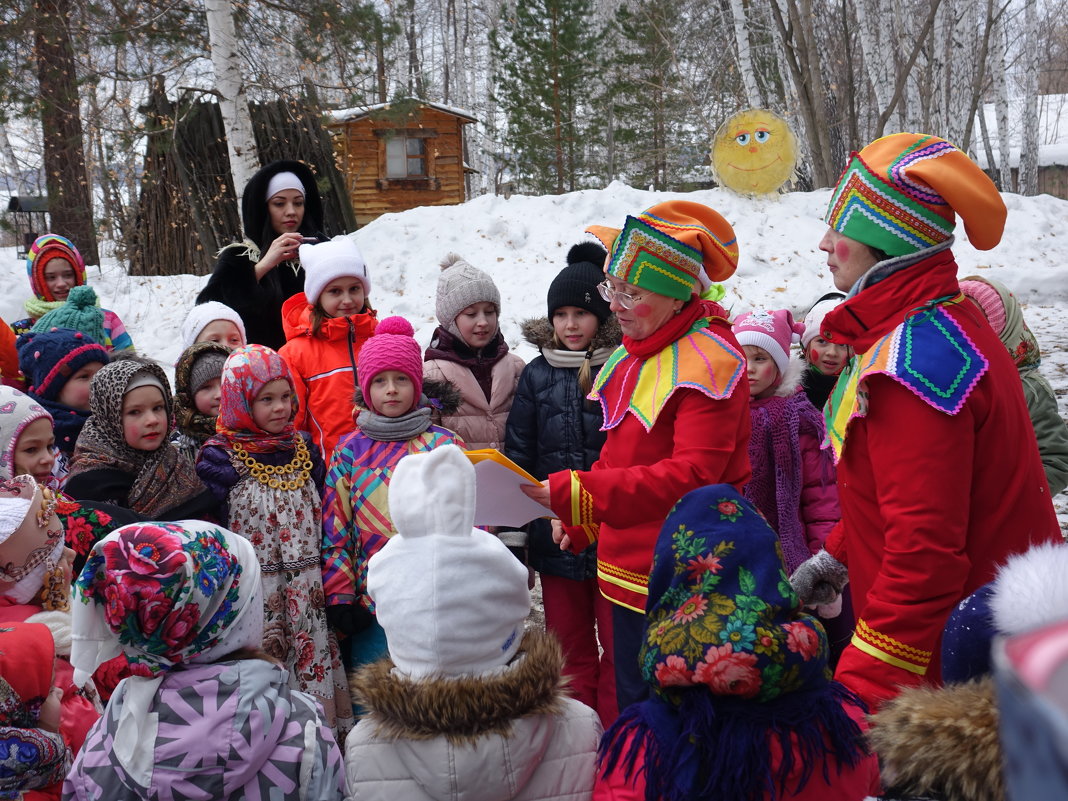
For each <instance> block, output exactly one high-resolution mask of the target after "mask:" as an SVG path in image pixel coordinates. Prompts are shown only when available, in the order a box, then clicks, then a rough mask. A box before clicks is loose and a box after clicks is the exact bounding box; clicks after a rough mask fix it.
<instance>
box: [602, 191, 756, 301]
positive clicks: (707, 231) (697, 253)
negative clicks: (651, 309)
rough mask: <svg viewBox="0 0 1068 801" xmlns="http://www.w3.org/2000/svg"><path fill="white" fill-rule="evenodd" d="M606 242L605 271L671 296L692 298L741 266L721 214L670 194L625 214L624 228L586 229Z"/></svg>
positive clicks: (633, 284)
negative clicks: (663, 200)
mask: <svg viewBox="0 0 1068 801" xmlns="http://www.w3.org/2000/svg"><path fill="white" fill-rule="evenodd" d="M586 231H587V232H588V233H591V234H593V235H594V236H595V237H597V238H598V239H599V240H601V242H602V243H603V244H604V246H605V247H606V248H608V254H609V255H608V264H607V265H606V266H605V273H606V274H608V275H611V276H613V277H614V278H618V279H619V280H620V281H623V282H625V283H628V284H631V285H632V286H636V287H640V288H641V289H647V290H649V291H650V292H656V293H658V294H660V295H666V296H667V297H669V298H678V299H679V300H689V299H690V296H691V295H693V294H695V293H696V294H700V293H701V292H703V291H705V290H706V289H708V288H709V286H711V284H712V283H713V282H714V281H722V280H724V279H726V278H730V276H732V275H734V271H735V270H736V269H737V268H738V239H737V237H736V236H735V235H734V229H733V228H732V227H731V225H730V223H729V222H727V221H726V220H725V219H724V218H723V216H722V215H721V214H720V213H719V212H717V211H715V210H714V209H711V208H709V207H708V206H705V205H702V204H700V203H694V202H692V201H689V200H671V201H668V202H667V203H658V204H656V205H655V206H650V207H649V208H648V209H646V210H645V211H643V212H642V213H641V214H639V215H638V216H637V217H631V216H628V217H627V221H626V222H625V223H624V225H623V228H622V229H619V228H607V227H605V226H601V225H592V226H590V227H589V228H587V229H586Z"/></svg>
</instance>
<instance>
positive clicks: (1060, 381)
mask: <svg viewBox="0 0 1068 801" xmlns="http://www.w3.org/2000/svg"><path fill="white" fill-rule="evenodd" d="M829 197H830V192H829V190H820V191H816V192H810V193H803V192H794V193H789V194H785V195H781V196H778V197H774V198H768V199H752V198H744V197H741V196H739V195H735V194H733V193H730V192H729V191H727V190H724V189H710V190H702V191H698V192H691V193H659V192H652V191H645V190H640V189H634V188H632V187H629V186H626V185H624V184H621V183H613V184H611V185H610V186H608V187H607V188H605V189H589V190H583V191H580V192H572V193H569V194H564V195H547V196H538V197H531V196H525V195H513V196H512V197H511V198H510V199H507V200H506V199H504V198H503V197H496V196H493V195H485V196H482V197H479V198H475V199H473V200H470V201H468V202H467V203H464V204H462V205H457V206H428V207H421V208H416V209H411V210H409V211H405V212H401V213H399V214H386V215H383V216H382V217H379V218H378V219H377V220H375V221H374V222H372V223H370V224H369V225H367V226H366V227H364V228H362V229H360V230H359V231H357V232H356V233H355V234H353V235H352V236H354V238H355V240H356V243H357V244H358V245H359V248H360V250H361V252H362V253H363V255H364V258H365V259H366V261H367V264H368V268H369V271H370V275H371V281H372V291H371V299H372V302H373V304H374V306H375V308H376V309H377V310H378V313H379V318H380V319H381V318H382V317H385V316H388V315H391V314H400V315H403V316H405V317H407V318H408V319H409V320H410V321H411V323H412V325H413V327H414V328H415V329H416V338H417V339H418V340H419V342H420V344H421V345H423V346H424V347H425V346H426V345H427V344H428V342H429V341H430V337H431V335H432V333H433V331H434V328H435V326H436V325H437V322H436V320H435V318H434V296H435V289H436V285H437V278H438V273H439V263H440V262H441V260H442V259H443V258H444V257H445V256H446V254H448V253H449V252H456V253H458V254H460V255H461V256H463V257H464V258H465V259H467V260H468V261H469V262H471V263H472V264H474V265H475V266H477V267H479V268H481V269H483V270H485V271H486V272H488V273H489V274H490V275H492V276H493V279H494V281H495V282H496V283H497V286H498V288H499V289H500V292H501V301H502V315H501V324H502V329H503V331H504V333H505V336H506V338H507V340H508V342H509V345H510V346H511V347H512V348H513V349H514V350H515V351H516V352H517V353H518V354H519V355H520V356H521V357H523V358H524V359H526V360H529V359H531V358H533V356H535V355H536V353H535V351H534V349H533V348H532V347H531V346H530V345H528V344H526V343H525V342H523V341H522V340H521V337H520V328H519V326H520V323H521V322H522V321H523V320H524V319H526V318H528V317H535V316H544V315H545V313H546V309H545V295H546V291H547V290H548V287H549V283H550V282H551V281H552V279H553V277H554V276H555V275H556V273H557V272H558V271H559V270H560V269H561V268H562V267H563V266H564V264H565V256H566V254H567V251H568V249H569V248H570V247H571V246H572V245H573V244H574V243H576V242H578V241H581V240H583V239H585V238H588V235H586V234H583V229H584V228H585V227H586V226H587V225H592V224H600V225H610V226H615V227H619V226H621V225H622V224H623V221H624V219H625V217H626V215H627V214H634V213H637V212H639V211H641V210H642V209H645V208H647V207H649V206H651V205H653V204H654V203H658V202H661V201H664V200H669V199H687V200H693V201H697V202H699V203H705V204H707V205H709V206H712V207H713V208H715V209H716V210H718V211H719V212H720V213H721V214H723V215H724V216H725V217H726V218H727V219H728V220H729V221H730V222H731V224H732V225H733V226H734V228H735V231H736V233H737V235H738V241H739V243H740V248H741V259H740V263H739V267H738V271H737V273H736V274H735V276H734V277H733V278H731V279H730V280H728V281H726V282H725V284H724V286H725V287H726V290H727V297H726V299H725V301H724V303H725V305H727V306H728V307H729V308H730V309H731V311H732V312H733V313H734V314H738V313H741V312H743V311H747V310H748V309H751V308H754V307H757V306H767V307H771V308H790V309H792V310H794V311H795V312H797V313H799V314H803V313H804V312H805V311H806V310H807V309H808V307H809V306H810V305H811V304H812V302H813V301H815V300H816V298H818V297H820V296H821V295H822V294H824V293H825V292H828V291H831V290H832V289H834V287H833V284H832V282H831V277H830V274H829V272H828V271H827V268H826V258H825V254H823V253H822V252H820V251H819V249H818V248H817V245H818V243H819V240H820V238H821V237H822V236H823V233H824V231H825V230H826V225H825V224H824V222H823V221H822V215H823V213H824V211H825V209H826V206H827V202H828V199H829ZM1004 197H1005V203H1006V205H1007V207H1008V210H1009V216H1008V221H1007V223H1006V226H1005V235H1004V237H1003V239H1002V242H1001V244H1000V245H998V246H997V247H996V248H994V249H993V250H989V251H985V252H983V251H978V250H976V249H975V248H973V247H971V246H970V245H969V244H968V243H967V241H966V239H967V237H966V233H965V232H964V230H963V226H962V225H958V230H957V234H958V241H957V244H956V245H955V246H954V249H953V250H954V254H955V255H956V258H957V262H958V264H959V265H960V275H961V277H963V276H966V275H971V274H975V273H978V274H980V275H983V276H985V277H988V278H994V279H996V280H999V281H1001V282H1003V283H1005V284H1007V285H1008V286H1009V287H1011V288H1013V290H1014V291H1015V292H1016V293H1017V296H1018V297H1019V298H1020V300H1021V302H1023V303H1024V305H1025V314H1026V316H1027V320H1028V322H1029V324H1030V325H1031V326H1032V328H1033V329H1034V330H1035V334H1036V336H1038V338H1039V341H1040V343H1041V344H1042V347H1043V352H1044V353H1045V355H1046V357H1045V360H1044V362H1043V370H1044V371H1045V373H1046V375H1047V377H1048V378H1049V379H1050V381H1051V382H1052V383H1053V385H1054V387H1055V388H1056V389H1057V391H1058V397H1059V400H1060V403H1061V413H1062V414H1068V275H1066V269H1065V265H1068V201H1064V200H1058V199H1056V198H1052V197H1049V196H1048V195H1043V196H1039V197H1021V196H1018V195H1012V194H1006V195H1005V196H1004ZM25 276H26V273H25V267H24V264H23V262H21V261H17V260H16V259H15V250H14V248H5V249H0V277H2V278H4V279H6V283H5V285H6V286H7V287H9V289H8V291H6V292H4V293H3V297H2V298H0V316H2V317H3V318H4V319H5V320H7V321H8V322H11V321H12V320H16V319H19V318H21V317H22V316H24V312H23V310H22V301H23V300H24V299H25V297H26V294H27V292H28V284H27V280H26V277H25ZM206 280H207V279H206V278H205V277H203V276H192V275H181V276H173V277H135V276H126V275H125V274H124V272H123V271H122V269H121V268H120V267H119V266H118V265H117V264H116V263H115V262H114V261H109V260H105V263H104V264H103V265H102V266H100V267H90V268H89V282H90V283H91V284H92V285H93V286H94V287H96V289H97V292H98V294H99V295H100V297H101V301H102V304H103V305H104V306H105V307H107V308H109V309H112V310H114V311H115V312H117V313H118V315H119V316H120V317H121V318H122V319H123V321H124V322H125V323H126V326H127V328H129V329H130V332H131V335H132V336H133V339H134V343H135V344H136V345H137V348H138V350H139V351H141V352H142V353H143V354H145V355H147V356H151V357H153V358H155V359H158V360H160V361H161V362H162V363H163V364H164V365H165V366H166V367H168V368H170V367H171V365H173V364H174V361H175V360H176V359H177V357H178V355H179V353H180V351H181V342H180V339H179V336H178V331H179V329H180V326H181V323H182V320H183V319H184V317H185V314H186V311H187V310H188V309H189V308H190V307H191V306H192V304H193V299H194V297H195V296H196V294H197V292H198V291H199V290H200V288H201V287H202V286H203V285H204V282H205V281H206ZM1058 500H1059V501H1063V502H1064V503H1063V504H1062V509H1063V510H1066V511H1068V495H1065V494H1062V495H1061V496H1060V497H1059V499H1058ZM1062 520H1064V521H1066V522H1068V514H1066V515H1063V516H1062Z"/></svg>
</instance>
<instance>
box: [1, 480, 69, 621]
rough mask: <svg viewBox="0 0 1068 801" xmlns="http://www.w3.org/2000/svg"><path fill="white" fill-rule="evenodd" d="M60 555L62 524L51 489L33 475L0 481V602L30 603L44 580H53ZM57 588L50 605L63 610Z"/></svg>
mask: <svg viewBox="0 0 1068 801" xmlns="http://www.w3.org/2000/svg"><path fill="white" fill-rule="evenodd" d="M62 555H63V525H62V523H61V522H60V520H59V518H58V517H57V516H56V496H55V495H54V494H53V493H52V490H50V489H48V488H47V487H44V486H41V485H39V484H38V483H37V482H36V481H34V479H33V476H26V475H22V476H15V477H14V478H12V479H10V480H7V481H0V599H2V600H3V602H5V603H14V604H26V603H30V602H31V601H32V600H33V599H34V598H36V597H37V595H38V594H39V593H40V592H41V588H42V587H44V586H45V584H46V581H50V582H54V581H55V579H56V576H54V575H53V573H54V572H55V570H56V567H57V565H58V564H59V560H60V557H61V556H62ZM49 589H50V590H54V589H57V588H55V587H50V588H49ZM58 589H61V592H60V593H59V596H58V602H57V603H56V604H55V605H50V606H51V608H53V609H57V608H62V609H65V608H66V606H65V601H66V596H67V592H66V588H58ZM51 594H52V593H51V592H50V593H49V595H51Z"/></svg>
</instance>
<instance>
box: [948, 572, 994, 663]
mask: <svg viewBox="0 0 1068 801" xmlns="http://www.w3.org/2000/svg"><path fill="white" fill-rule="evenodd" d="M994 589H995V588H994V582H993V581H992V582H990V583H989V584H984V585H983V586H982V587H980V588H979V589H977V590H976V591H975V592H973V593H972V594H971V595H969V596H968V597H967V598H965V599H964V600H963V601H961V602H960V603H959V604H957V608H956V609H954V610H953V613H952V614H951V615H950V616H949V620H947V621H946V628H945V630H944V631H943V632H942V681H944V682H946V683H947V684H948V683H955V682H964V681H970V680H971V679H975V678H978V677H979V676H986V675H988V674H989V673H990V672H991V670H992V667H993V666H992V665H991V664H990V646H991V644H992V643H993V641H994V635H995V634H997V629H996V628H995V626H994V612H993V610H992V609H991V607H990V599H991V598H992V597H993V595H994Z"/></svg>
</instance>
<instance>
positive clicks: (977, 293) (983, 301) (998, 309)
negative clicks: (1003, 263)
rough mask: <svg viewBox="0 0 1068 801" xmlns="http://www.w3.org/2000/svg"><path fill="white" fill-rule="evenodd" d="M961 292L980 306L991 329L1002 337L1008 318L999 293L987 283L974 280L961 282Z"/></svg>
mask: <svg viewBox="0 0 1068 801" xmlns="http://www.w3.org/2000/svg"><path fill="white" fill-rule="evenodd" d="M960 291H961V292H963V293H964V294H965V296H966V297H969V298H971V299H972V300H974V301H975V302H976V303H978V304H979V308H980V309H982V310H983V314H985V315H986V319H987V320H989V321H990V327H991V328H993V329H994V333H995V334H997V335H998V336H1001V332H1002V331H1004V330H1005V319H1006V318H1005V303H1004V302H1003V301H1002V300H1001V295H999V294H998V291H997V290H996V289H994V287H992V286H990V284H988V283H987V282H986V281H982V280H979V279H974V278H973V279H965V280H964V281H961V282H960Z"/></svg>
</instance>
